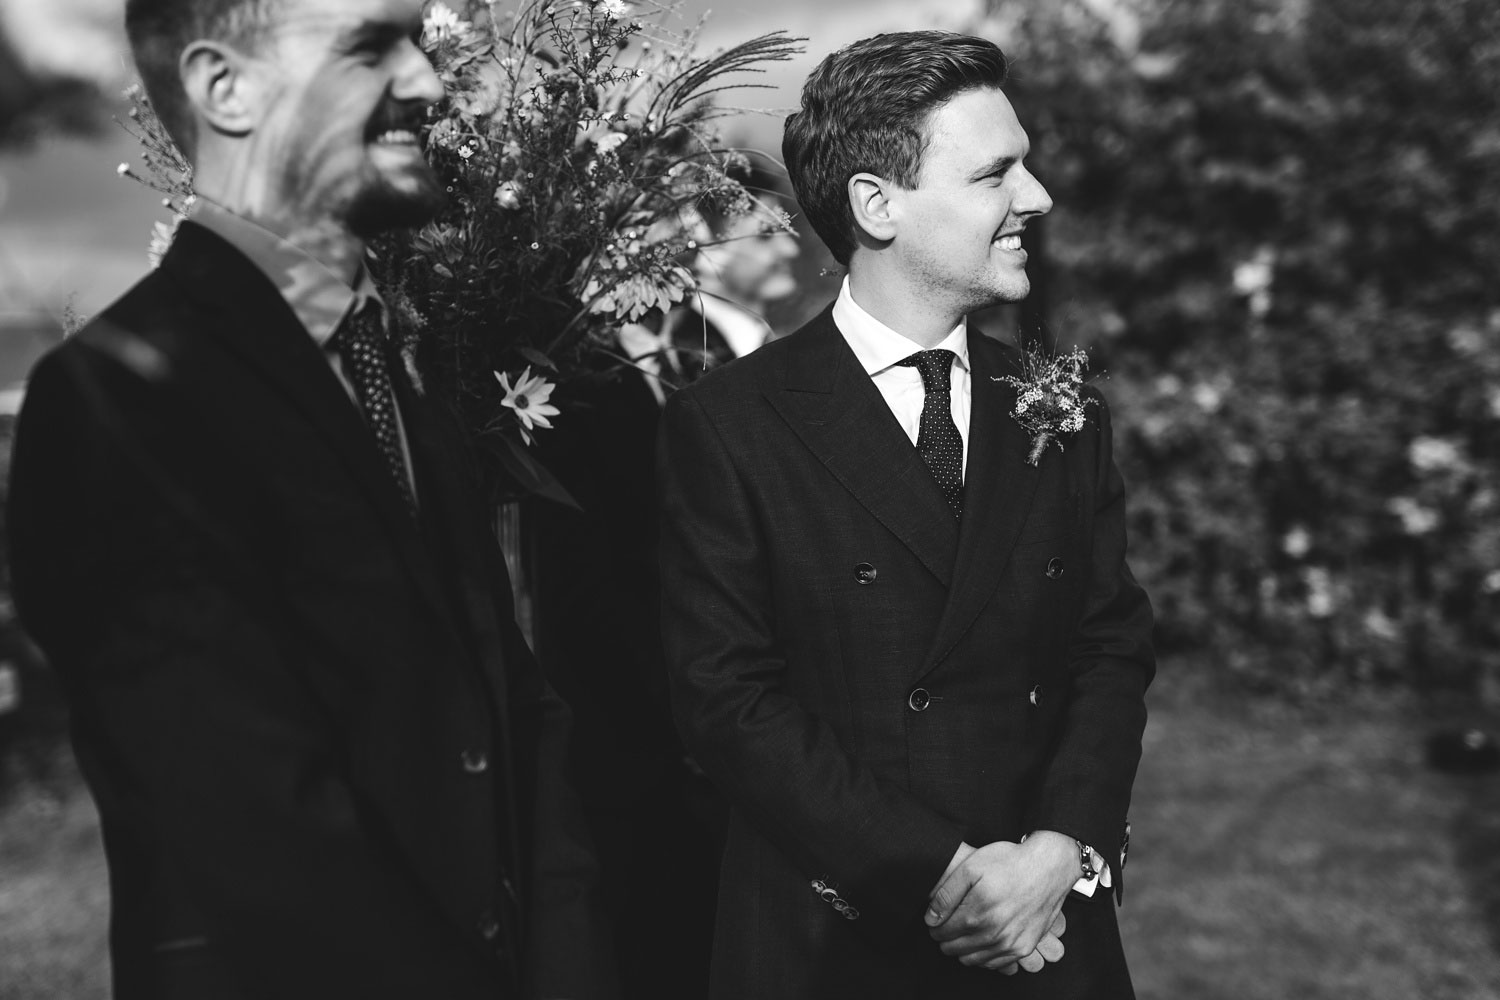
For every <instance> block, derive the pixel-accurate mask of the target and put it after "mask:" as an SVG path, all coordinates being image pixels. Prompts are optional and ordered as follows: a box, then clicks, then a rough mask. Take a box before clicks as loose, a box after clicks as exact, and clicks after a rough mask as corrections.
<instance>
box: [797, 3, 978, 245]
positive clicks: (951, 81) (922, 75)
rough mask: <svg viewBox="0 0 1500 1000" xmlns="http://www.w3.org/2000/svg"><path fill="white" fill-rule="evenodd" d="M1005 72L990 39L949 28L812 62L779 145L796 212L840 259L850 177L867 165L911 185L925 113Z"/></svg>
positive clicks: (850, 231)
mask: <svg viewBox="0 0 1500 1000" xmlns="http://www.w3.org/2000/svg"><path fill="white" fill-rule="evenodd" d="M1006 73H1007V64H1006V61H1005V55H1004V54H1003V53H1002V52H1001V51H1000V49H999V47H998V46H996V45H995V44H994V43H993V42H989V41H986V40H985V39H983V38H975V37H973V36H971V35H960V34H955V33H953V32H949V31H903V32H897V33H894V34H888V35H875V36H874V37H872V38H866V39H864V40H862V41H858V42H855V43H854V44H852V45H849V46H846V47H844V48H842V49H839V50H838V51H837V52H834V53H833V54H832V55H830V56H828V57H827V58H826V59H824V60H823V61H822V62H821V63H819V64H818V67H817V69H815V70H813V72H812V75H811V76H809V77H808V78H807V83H805V84H804V85H803V87H802V110H800V111H798V112H797V113H795V114H793V115H791V116H789V117H788V118H787V120H786V130H785V132H784V133H783V137H782V142H781V152H782V157H783V159H785V160H786V169H787V174H788V175H789V176H790V177H791V179H792V187H793V188H795V189H796V192H797V200H798V202H799V203H800V204H801V207H802V212H803V214H804V215H805V216H806V217H807V221H808V222H810V223H812V227H813V229H814V230H816V231H817V233H818V235H819V236H821V237H822V238H823V242H824V243H826V244H827V245H828V249H829V251H830V252H832V254H833V256H834V258H835V259H837V260H838V262H839V263H840V264H845V265H847V264H848V263H849V257H850V256H851V254H852V253H853V252H854V247H855V239H856V235H855V222H854V213H853V211H852V210H851V209H850V206H849V195H848V183H849V178H850V177H852V176H854V175H855V174H857V173H866V172H867V173H872V174H875V175H876V176H879V177H884V178H885V179H887V180H889V181H892V182H894V183H896V184H899V185H901V186H902V187H904V188H911V187H914V186H915V185H916V182H917V176H918V174H919V173H920V172H921V169H922V154H923V153H924V152H925V150H926V148H927V142H928V132H927V128H926V124H927V117H928V115H929V114H931V113H932V111H933V110H935V109H936V108H938V107H939V106H941V105H943V104H945V103H946V102H947V101H949V100H950V99H952V98H953V97H954V96H955V95H957V94H960V93H962V92H964V91H968V90H974V89H978V88H983V87H1001V86H1003V85H1004V83H1005V78H1006Z"/></svg>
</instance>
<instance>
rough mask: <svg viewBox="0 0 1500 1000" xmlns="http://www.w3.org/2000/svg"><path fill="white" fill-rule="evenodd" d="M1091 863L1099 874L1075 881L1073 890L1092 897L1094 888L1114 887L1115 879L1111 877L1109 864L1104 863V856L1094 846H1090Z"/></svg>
mask: <svg viewBox="0 0 1500 1000" xmlns="http://www.w3.org/2000/svg"><path fill="white" fill-rule="evenodd" d="M1089 864H1090V865H1092V866H1093V868H1094V871H1095V872H1097V873H1098V874H1097V875H1095V876H1094V877H1093V878H1080V879H1079V880H1078V881H1077V882H1074V883H1073V891H1074V892H1077V893H1081V894H1082V895H1085V896H1088V897H1090V898H1092V897H1093V895H1094V890H1095V889H1097V888H1098V887H1099V886H1101V885H1102V886H1104V888H1106V889H1109V888H1112V887H1113V886H1114V879H1112V878H1111V877H1110V874H1109V865H1107V864H1105V863H1104V858H1103V857H1101V856H1100V854H1099V852H1098V851H1096V850H1094V849H1093V848H1092V847H1090V848H1089Z"/></svg>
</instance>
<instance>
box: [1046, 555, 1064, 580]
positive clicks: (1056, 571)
mask: <svg viewBox="0 0 1500 1000" xmlns="http://www.w3.org/2000/svg"><path fill="white" fill-rule="evenodd" d="M1062 575H1063V561H1062V560H1061V559H1059V558H1058V557H1057V556H1053V557H1052V558H1051V559H1049V560H1048V561H1047V579H1049V580H1056V579H1057V578H1058V577H1060V576H1062Z"/></svg>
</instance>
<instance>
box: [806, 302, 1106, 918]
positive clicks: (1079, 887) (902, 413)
mask: <svg viewBox="0 0 1500 1000" xmlns="http://www.w3.org/2000/svg"><path fill="white" fill-rule="evenodd" d="M833 322H834V325H835V326H837V327H838V328H839V332H840V333H842V334H843V335H844V340H845V341H846V342H848V344H849V347H850V349H851V350H853V351H854V356H855V357H856V358H858V359H859V363H860V365H861V366H863V368H864V370H865V373H866V374H868V375H869V376H870V378H871V380H872V381H873V382H874V383H875V388H877V389H879V390H880V395H881V396H883V397H885V403H886V405H887V406H889V407H890V408H891V413H893V414H895V417H896V420H897V421H898V422H899V423H900V424H901V429H902V430H904V431H906V436H907V437H909V438H910V439H911V443H912V444H913V445H915V444H916V443H917V437H918V435H919V434H920V433H921V429H922V404H923V403H924V402H925V401H926V399H927V392H926V390H925V389H923V387H922V375H921V373H920V372H918V371H917V370H916V369H915V368H912V367H909V366H906V365H902V364H899V362H900V361H902V360H903V359H905V358H909V357H911V356H912V355H913V354H916V353H917V352H918V351H922V350H926V348H924V347H923V346H922V345H921V344H918V343H917V342H916V341H914V340H911V339H909V338H907V337H904V336H902V335H901V334H899V333H897V332H896V331H895V330H892V329H891V328H890V327H888V326H886V325H885V324H884V323H882V322H880V320H878V319H876V318H875V317H874V316H871V315H870V314H869V313H868V312H866V311H865V310H864V309H863V308H862V307H861V306H860V304H859V303H858V302H855V301H854V296H853V295H852V294H851V293H850V291H849V279H848V278H845V279H844V287H843V288H841V289H839V297H838V301H836V302H834V304H833ZM935 349H942V350H947V351H952V352H953V353H954V354H955V355H956V356H957V361H956V363H955V364H954V365H953V369H952V372H951V376H952V381H951V382H950V384H949V385H950V388H949V393H948V398H949V401H950V403H951V404H952V407H953V422H954V423H955V424H957V425H958V433H959V436H960V437H962V438H963V439H964V469H965V471H967V470H968V467H969V409H970V402H971V399H972V394H971V389H970V382H971V374H972V373H971V371H970V368H969V320H968V317H967V316H966V317H964V318H963V319H961V320H959V321H958V325H957V326H955V327H954V328H953V331H952V332H951V333H949V334H948V336H946V337H944V338H943V341H942V343H940V344H938V345H937V348H935ZM1022 839H1023V840H1024V839H1025V838H1024V837H1023V838H1022ZM1089 852H1090V854H1091V855H1092V857H1091V861H1092V864H1093V866H1094V871H1096V872H1098V873H1099V874H1098V875H1096V876H1095V877H1094V878H1091V879H1083V878H1080V879H1079V880H1078V882H1077V884H1076V885H1074V886H1073V890H1074V891H1075V892H1081V893H1083V894H1084V895H1085V896H1092V895H1093V894H1094V889H1095V888H1096V887H1097V886H1100V885H1103V886H1104V887H1105V888H1110V886H1111V883H1112V881H1113V880H1112V879H1111V878H1110V873H1109V865H1107V864H1105V862H1104V859H1103V857H1101V856H1100V854H1099V852H1098V851H1095V850H1094V849H1093V848H1089Z"/></svg>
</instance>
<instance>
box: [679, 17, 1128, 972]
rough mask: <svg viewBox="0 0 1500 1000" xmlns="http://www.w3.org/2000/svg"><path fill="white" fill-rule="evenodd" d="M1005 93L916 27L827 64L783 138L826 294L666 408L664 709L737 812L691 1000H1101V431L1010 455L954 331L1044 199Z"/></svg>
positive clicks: (991, 353) (1018, 446)
mask: <svg viewBox="0 0 1500 1000" xmlns="http://www.w3.org/2000/svg"><path fill="white" fill-rule="evenodd" d="M1005 75H1006V64H1005V59H1004V57H1003V56H1002V55H1001V53H1000V51H999V50H998V49H997V48H995V46H994V45H992V44H991V43H989V42H986V41H983V40H980V39H976V38H970V37H966V36H961V35H953V34H947V33H940V32H912V33H903V34H895V35H883V36H877V37H875V38H871V39H867V40H865V41H863V42H859V43H856V44H854V45H852V46H850V47H848V48H846V49H844V50H841V51H839V52H836V53H834V54H833V55H831V56H829V57H828V58H827V59H826V60H824V62H823V63H822V64H821V65H820V66H819V67H818V68H817V69H816V70H815V71H814V72H813V74H812V76H811V77H810V78H809V80H808V82H807V84H806V86H805V88H804V90H803V95H802V108H801V110H800V111H799V112H798V113H796V114H794V115H793V116H791V117H790V118H789V119H788V120H787V125H786V138H785V142H784V151H785V156H786V162H787V167H788V171H789V172H790V174H791V176H792V179H793V182H794V185H795V187H796V189H797V194H798V196H799V200H800V201H801V204H802V207H803V209H804V211H805V213H806V215H807V218H808V220H809V221H810V222H811V224H812V225H813V227H814V228H815V229H816V230H817V231H818V233H819V235H820V236H821V237H822V238H823V240H824V241H825V242H826V243H827V244H828V246H829V248H830V250H831V251H832V252H833V254H834V256H835V257H836V258H838V259H839V261H840V262H842V263H845V264H846V265H847V266H848V278H847V280H846V281H845V283H844V286H843V289H842V291H841V292H840V294H839V297H838V299H837V301H836V302H834V303H833V305H832V306H831V307H830V309H828V310H827V311H825V312H824V313H823V314H822V315H820V316H818V317H817V318H816V319H814V320H813V321H812V322H811V323H809V324H808V325H807V326H806V327H804V328H803V329H802V330H800V331H798V332H797V333H794V334H793V335H791V336H790V337H788V338H786V339H784V340H781V341H777V342H774V343H772V344H770V345H768V346H766V347H764V348H762V349H761V350H759V351H757V352H756V353H755V354H753V355H751V356H750V357H748V358H745V359H742V360H740V361H737V362H734V363H732V364H730V365H727V366H726V367H724V368H723V369H720V370H719V371H717V372H710V373H708V374H707V375H705V376H704V377H703V378H702V379H700V380H698V381H697V382H695V383H694V384H693V385H691V386H689V387H687V388H685V389H683V390H682V391H680V392H678V393H677V394H676V395H674V396H673V397H672V398H671V399H670V400H669V401H668V403H667V408H666V412H665V415H664V418H663V429H662V436H661V448H660V453H659V459H658V461H659V476H660V482H661V493H662V502H663V516H662V522H661V523H662V535H663V538H662V556H661V559H662V577H663V580H664V582H665V589H664V593H663V631H664V634H665V639H666V648H667V660H668V664H669V667H670V672H671V681H672V694H673V698H674V706H675V711H676V715H677V719H678V724H679V726H680V727H681V729H682V731H683V733H684V735H685V738H686V740H687V742H688V745H689V748H690V749H691V750H692V752H693V753H694V755H695V756H696V758H697V759H698V761H699V762H700V763H701V764H702V766H703V767H704V768H705V769H706V770H707V772H708V773H709V775H710V776H711V777H712V778H713V779H714V780H715V781H716V782H718V784H719V785H720V787H721V788H722V789H723V790H724V792H725V793H726V795H727V796H728V798H729V799H730V801H731V803H732V805H733V809H734V813H733V817H732V819H731V826H730V833H729V842H728V847H727V853H726V857H725V859H724V865H723V869H722V878H721V886H720V897H719V898H720V905H719V919H718V926H717V933H716V939H715V954H714V970H713V990H712V996H713V997H714V998H715V1000H725V998H740V997H743V998H746V1000H751V998H763V997H773V996H774V997H777V998H781V1000H800V998H808V1000H811V998H814V997H827V996H851V997H852V996H859V997H880V998H884V997H909V998H913V1000H916V998H932V997H944V998H946V997H970V996H972V997H1001V996H1004V997H1048V998H1052V1000H1085V998H1088V1000H1119V998H1122V997H1129V996H1131V986H1130V977H1129V973H1128V971H1127V969H1126V966H1125V960H1124V954H1123V951H1122V948H1121V944H1120V939H1119V932H1118V928H1117V924H1116V921H1115V914H1114V901H1113V900H1112V899H1111V895H1112V894H1111V892H1109V891H1106V890H1104V889H1103V888H1102V887H1101V884H1102V886H1113V887H1114V889H1115V890H1116V892H1118V889H1119V887H1120V885H1121V877H1122V873H1121V871H1120V868H1121V865H1122V864H1123V861H1124V847H1123V843H1124V840H1125V836H1126V827H1127V822H1126V810H1127V807H1128V804H1129V799H1130V788H1131V784H1132V782H1133V780H1134V776H1135V770H1136V764H1137V761H1138V760H1139V757H1140V749H1141V734H1142V730H1143V727H1144V725H1145V708H1144V694H1145V690H1146V687H1147V684H1148V683H1149V682H1150V679H1151V676H1152V674H1153V672H1154V669H1155V661H1154V657H1153V654H1152V651H1151V647H1150V632H1151V612H1150V608H1149V605H1148V603H1147V600H1146V597H1145V595H1144V594H1143V592H1142V591H1141V589H1140V588H1139V587H1138V586H1137V585H1136V583H1135V581H1134V579H1133V578H1132V577H1131V574H1130V572H1129V570H1128V569H1127V567H1126V564H1125V523H1124V494H1123V487H1122V485H1121V481H1120V477H1119V474H1118V472H1117V471H1116V469H1115V466H1114V463H1113V461H1112V459H1111V450H1110V424H1109V414H1108V410H1107V408H1106V407H1105V405H1104V403H1103V400H1102V399H1101V398H1099V397H1098V395H1097V394H1096V393H1093V392H1092V390H1089V398H1091V399H1092V400H1093V403H1091V404H1090V405H1089V406H1088V408H1087V414H1088V420H1087V423H1086V424H1085V426H1084V427H1083V428H1082V429H1081V430H1079V431H1077V432H1076V433H1074V434H1072V435H1069V436H1067V437H1065V439H1064V440H1063V441H1062V444H1064V445H1065V447H1066V450H1065V451H1064V450H1060V449H1056V448H1054V449H1051V450H1048V451H1046V452H1045V453H1044V454H1043V455H1042V456H1041V458H1040V461H1039V462H1038V464H1037V465H1036V466H1032V465H1031V464H1029V463H1028V461H1027V457H1028V453H1029V451H1030V448H1031V444H1032V442H1031V440H1030V437H1029V435H1028V434H1027V432H1026V431H1024V430H1023V429H1022V428H1021V426H1020V425H1019V424H1018V423H1017V422H1016V420H1015V419H1014V418H1013V417H1012V416H1011V411H1012V410H1013V408H1014V406H1015V404H1016V400H1017V390H1016V389H1015V388H1013V387H1012V386H1011V385H1010V383H1008V382H1006V381H1005V379H1006V377H1008V376H1014V377H1020V376H1021V375H1022V372H1021V369H1020V366H1019V353H1018V352H1017V351H1016V350H1014V349H1012V348H1010V347H1007V346H1004V345H1001V344H1000V343H999V342H996V341H992V340H989V339H987V338H985V337H983V336H979V335H976V334H974V333H972V332H971V331H970V330H968V328H967V323H966V316H967V315H968V313H970V312H971V311H973V310H975V309H979V308H981V307H984V306H988V305H991V304H994V303H996V302H1003V301H1014V300H1017V299H1020V298H1022V297H1024V296H1025V295H1026V294H1027V292H1028V291H1029V282H1028V278H1027V275H1026V260H1027V258H1026V251H1025V250H1024V249H1023V232H1024V231H1025V229H1026V227H1027V225H1028V224H1030V223H1032V222H1034V221H1035V220H1036V219H1037V218H1039V217H1040V216H1041V215H1043V214H1044V213H1046V212H1047V211H1048V210H1049V209H1050V208H1051V200H1050V199H1049V197H1048V195H1047V192H1046V191H1045V190H1044V189H1043V187H1042V185H1041V184H1040V183H1039V182H1038V181H1037V180H1036V178H1035V177H1033V176H1032V175H1031V174H1030V173H1029V172H1028V170H1027V169H1026V166H1025V164H1024V160H1025V156H1026V154H1027V152H1028V141H1027V137H1026V133H1025V132H1024V131H1023V130H1022V128H1021V126H1020V124H1019V122H1018V121H1017V118H1016V114H1015V112H1014V110H1013V109H1012V107H1011V105H1010V102H1009V101H1008V99H1007V98H1006V96H1005V93H1004V91H1003V90H1002V89H1001V87H1002V84H1003V83H1004V80H1005ZM1064 942H1066V943H1064ZM1022 970H1024V971H1022ZM997 972H1000V973H1010V974H1011V975H1010V977H1009V978H1002V977H1001V976H999V975H997V974H996V973H997Z"/></svg>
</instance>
